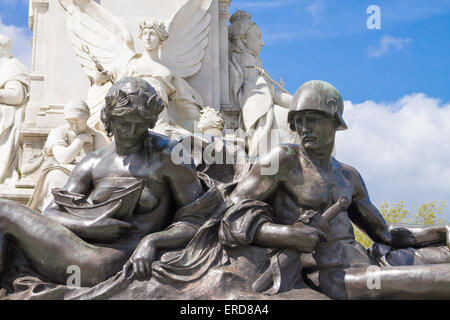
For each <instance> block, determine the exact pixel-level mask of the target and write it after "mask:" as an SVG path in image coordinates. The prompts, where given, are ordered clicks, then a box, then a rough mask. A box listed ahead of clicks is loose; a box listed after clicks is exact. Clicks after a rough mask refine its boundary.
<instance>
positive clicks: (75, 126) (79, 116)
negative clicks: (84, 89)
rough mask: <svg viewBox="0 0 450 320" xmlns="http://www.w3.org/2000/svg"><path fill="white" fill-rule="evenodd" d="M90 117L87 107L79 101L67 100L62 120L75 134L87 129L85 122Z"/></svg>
mask: <svg viewBox="0 0 450 320" xmlns="http://www.w3.org/2000/svg"><path fill="white" fill-rule="evenodd" d="M90 116H91V112H90V110H89V106H88V105H87V103H86V102H84V101H83V100H81V99H74V100H69V101H68V102H67V103H66V105H65V106H64V119H65V120H66V121H67V122H68V123H69V127H70V128H71V129H72V130H73V131H74V132H75V133H77V134H79V133H81V132H84V131H85V130H86V129H87V127H88V126H87V121H88V119H89V117H90Z"/></svg>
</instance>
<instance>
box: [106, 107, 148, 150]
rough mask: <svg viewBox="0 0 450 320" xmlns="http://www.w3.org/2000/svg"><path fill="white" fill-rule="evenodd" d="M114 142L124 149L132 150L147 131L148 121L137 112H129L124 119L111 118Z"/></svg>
mask: <svg viewBox="0 0 450 320" xmlns="http://www.w3.org/2000/svg"><path fill="white" fill-rule="evenodd" d="M111 121H112V123H111V124H112V129H113V134H114V140H115V141H116V143H118V144H120V146H122V147H124V148H133V147H135V146H137V145H138V144H140V143H141V142H142V141H143V139H144V137H145V135H146V133H147V130H148V129H149V122H148V120H146V119H144V118H142V117H141V116H140V115H139V113H138V112H131V113H129V114H128V115H126V116H124V117H112V119H111Z"/></svg>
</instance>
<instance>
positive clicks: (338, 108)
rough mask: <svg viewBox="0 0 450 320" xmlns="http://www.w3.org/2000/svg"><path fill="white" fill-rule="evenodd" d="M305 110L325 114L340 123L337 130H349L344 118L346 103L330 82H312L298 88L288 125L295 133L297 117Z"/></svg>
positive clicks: (289, 114)
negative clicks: (295, 119)
mask: <svg viewBox="0 0 450 320" xmlns="http://www.w3.org/2000/svg"><path fill="white" fill-rule="evenodd" d="M305 110H317V111H321V112H325V113H326V114H329V115H330V116H332V117H333V118H334V119H335V120H336V121H337V122H338V124H339V126H338V128H337V130H346V129H347V124H346V123H345V121H344V119H343V118H342V114H343V113H344V102H343V100H342V97H341V94H340V93H339V91H338V90H337V89H336V88H335V87H334V86H333V85H332V84H330V83H328V82H325V81H321V80H312V81H308V82H305V83H304V84H303V85H301V86H300V88H298V90H297V92H296V93H295V95H294V99H293V101H292V104H291V106H290V108H289V113H288V123H289V127H290V128H291V130H292V131H295V124H294V118H295V115H296V114H297V113H298V112H302V111H305Z"/></svg>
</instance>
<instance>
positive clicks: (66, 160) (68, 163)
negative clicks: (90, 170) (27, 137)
mask: <svg viewBox="0 0 450 320" xmlns="http://www.w3.org/2000/svg"><path fill="white" fill-rule="evenodd" d="M89 117H90V111H89V106H88V105H87V104H86V103H85V102H84V101H82V100H79V99H78V100H70V101H68V102H67V103H66V105H65V107H64V119H65V120H66V121H67V124H64V125H62V126H59V127H57V128H55V129H52V131H50V134H49V135H48V138H47V141H46V142H45V145H44V154H45V156H46V157H47V158H51V159H52V162H53V165H51V166H48V167H47V168H44V170H43V172H42V173H41V175H40V176H39V179H38V182H37V183H36V187H35V188H34V192H33V195H32V196H31V199H30V201H29V202H28V207H30V208H31V209H33V210H38V211H42V210H43V209H44V208H45V207H46V206H47V205H48V204H49V203H50V202H51V201H52V200H53V195H52V193H51V190H52V189H53V188H61V187H63V186H64V184H65V183H66V181H67V179H68V178H69V175H70V172H71V171H72V170H73V168H74V167H75V165H76V164H77V163H78V162H80V161H81V160H82V159H83V158H84V157H85V156H86V155H87V154H88V153H90V152H92V151H95V150H99V149H102V148H104V147H106V146H108V145H109V143H110V142H109V140H108V138H107V137H106V136H105V135H104V134H103V133H102V132H100V131H98V130H95V129H93V128H91V127H89V126H88V125H87V121H88V119H89Z"/></svg>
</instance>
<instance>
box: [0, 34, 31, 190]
mask: <svg viewBox="0 0 450 320" xmlns="http://www.w3.org/2000/svg"><path fill="white" fill-rule="evenodd" d="M11 47H12V42H11V40H10V39H8V38H7V37H5V36H3V35H0V163H1V166H0V183H3V182H5V179H8V178H10V177H11V176H12V175H13V173H14V170H15V169H16V167H17V164H18V156H17V153H18V148H19V134H20V129H21V127H22V121H23V118H24V111H25V109H24V106H25V103H26V101H27V99H28V89H29V85H30V76H29V73H30V71H29V70H28V68H27V67H25V66H24V65H23V64H22V62H20V61H19V60H18V59H17V58H13V57H12V55H11Z"/></svg>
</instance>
